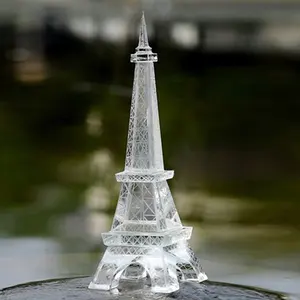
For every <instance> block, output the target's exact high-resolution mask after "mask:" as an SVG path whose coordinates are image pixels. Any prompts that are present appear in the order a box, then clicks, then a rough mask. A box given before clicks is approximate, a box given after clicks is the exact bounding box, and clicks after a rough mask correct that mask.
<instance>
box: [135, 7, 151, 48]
mask: <svg viewBox="0 0 300 300" xmlns="http://www.w3.org/2000/svg"><path fill="white" fill-rule="evenodd" d="M146 48H150V47H149V42H148V34H147V26H146V21H145V14H144V12H143V13H142V19H141V25H140V36H139V44H138V47H137V49H146ZM150 49H151V48H150Z"/></svg>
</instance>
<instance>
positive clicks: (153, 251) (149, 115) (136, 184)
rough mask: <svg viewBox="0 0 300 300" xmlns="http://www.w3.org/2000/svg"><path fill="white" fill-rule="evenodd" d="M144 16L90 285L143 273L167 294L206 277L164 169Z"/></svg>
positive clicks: (103, 286) (109, 285)
mask: <svg viewBox="0 0 300 300" xmlns="http://www.w3.org/2000/svg"><path fill="white" fill-rule="evenodd" d="M156 61H157V55H156V54H155V53H153V52H152V50H151V47H150V46H149V43H148V37H147V31H146V24H145V18H144V15H143V16H142V20H141V27H140V35H139V44H138V46H137V48H136V52H135V53H134V54H132V55H131V62H133V63H135V71H134V83H133V93H132V103H131V111H130V121H129V131H128V141H127V151H126V162H125V170H124V171H123V172H121V173H117V174H116V179H117V181H118V182H120V183H121V190H120V196H119V200H118V204H117V208H116V212H115V215H114V219H113V224H112V227H111V230H110V231H109V232H107V233H103V234H102V238H103V243H104V244H105V246H107V249H106V251H105V253H104V255H103V258H102V260H101V261H100V263H99V266H98V269H97V271H96V274H95V275H94V278H93V280H92V282H91V283H90V285H89V288H90V289H99V290H111V289H114V288H116V287H117V286H118V284H119V281H120V279H121V278H122V280H123V279H124V280H126V279H140V278H143V277H146V276H149V278H150V281H151V289H152V291H153V292H157V293H170V292H173V291H176V290H178V289H179V281H186V280H191V281H197V282H200V281H203V280H206V279H207V277H206V275H205V273H204V272H203V271H202V268H201V266H200V262H199V260H198V259H197V257H196V256H195V254H194V252H193V251H192V250H191V248H190V247H189V245H188V242H187V241H188V240H189V239H190V237H191V233H192V227H185V226H183V225H182V223H181V220H180V217H179V215H178V212H177V210H176V207H175V205H174V201H173V198H172V194H171V192H170V189H169V186H168V183H167V180H168V179H171V178H172V177H173V175H174V172H173V171H165V170H164V163H163V154H162V143H161V134H160V125H159V116H158V105H157V96H156V83H155V74H154V62H156Z"/></svg>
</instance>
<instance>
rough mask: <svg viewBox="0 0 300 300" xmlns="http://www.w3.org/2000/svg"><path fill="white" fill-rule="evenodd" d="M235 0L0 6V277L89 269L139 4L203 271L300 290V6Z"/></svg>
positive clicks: (122, 137)
mask: <svg viewBox="0 0 300 300" xmlns="http://www.w3.org/2000/svg"><path fill="white" fill-rule="evenodd" d="M229 2H230V3H229V4H230V5H229V4H228V3H227V4H226V5H224V4H222V3H221V2H220V3H219V2H218V1H216V2H215V4H211V5H209V4H207V3H206V4H205V3H200V2H197V1H188V5H185V6H182V5H181V4H182V3H181V1H162V3H163V4H162V5H163V6H161V7H160V8H158V7H157V5H156V4H153V3H154V2H153V3H152V2H151V1H149V2H148V4H145V3H146V2H145V3H144V2H143V1H124V2H122V5H121V4H120V3H121V2H117V1H98V2H97V1H94V2H93V1H90V2H85V4H83V3H82V2H80V1H78V2H76V3H75V2H74V4H73V5H72V6H68V5H67V4H64V5H61V6H59V5H54V4H52V6H51V7H50V6H47V5H44V4H43V5H42V4H39V5H38V4H37V3H35V2H30V3H29V2H28V5H26V6H20V4H18V5H17V3H16V2H13V1H10V2H7V3H6V4H5V5H4V2H3V4H1V5H0V8H1V9H0V12H1V16H0V20H1V24H0V36H1V39H0V82H1V85H0V146H1V147H0V189H1V201H0V287H5V286H8V285H13V284H17V283H21V282H26V281H32V280H39V279H47V278H53V277H66V276H73V275H82V274H87V275H89V274H92V273H93V272H94V269H95V267H96V264H97V263H98V260H99V258H100V254H101V252H102V251H103V250H104V249H103V247H102V244H101V239H100V234H101V232H103V231H105V230H107V229H109V227H110V223H111V215H112V213H113V211H114V208H115V205H116V200H117V196H118V188H119V186H118V185H117V184H116V182H115V179H114V173H115V172H117V171H120V170H122V168H123V163H124V155H125V145H126V135H127V129H128V118H129V107H130V95H131V88H132V79H133V65H131V64H130V63H129V55H130V53H132V52H134V48H135V46H136V44H137V36H136V27H137V24H138V20H139V17H140V11H141V8H142V7H143V8H144V9H145V10H146V19H147V20H148V29H149V36H150V43H151V46H152V47H153V50H154V51H155V52H158V54H159V63H158V64H156V74H157V88H158V96H159V109H160V120H161V130H162V138H163V147H164V157H165V166H166V169H175V178H174V179H173V180H172V181H171V182H170V184H171V188H172V191H173V195H174V197H175V201H176V204H177V208H178V210H179V212H180V215H181V217H182V219H183V220H184V222H185V223H186V224H192V225H193V226H194V234H193V238H192V241H191V244H192V246H193V248H194V249H195V250H196V252H197V253H198V254H199V257H200V258H201V259H202V261H203V265H204V268H205V270H206V272H207V274H208V276H209V278H210V279H211V280H220V281H225V282H233V283H241V284H246V285H253V286H258V287H264V288H268V289H272V290H277V291H282V292H290V293H296V294H297V293H298V294H300V289H299V286H300V254H299V253H300V238H299V230H300V222H299V211H300V210H299V208H300V202H299V196H300V181H299V180H300V171H299V170H300V168H299V165H300V164H299V162H300V139H299V137H300V122H299V120H300V119H299V112H300V104H299V99H298V97H299V88H298V86H299V79H300V53H299V45H300V37H299V34H298V33H297V32H298V31H299V30H298V28H299V26H300V23H299V21H297V18H295V16H297V14H298V13H299V11H300V6H299V5H298V4H297V2H294V3H291V2H289V1H287V2H285V4H281V5H279V4H278V3H277V4H276V3H273V2H272V1H268V3H263V2H261V3H256V4H251V3H250V2H248V1H242V3H240V4H237V3H236V2H234V1H229ZM62 3H63V2H62ZM151 3H152V4H151ZM200 12H201V13H200ZM270 15H271V16H272V18H271V17H270Z"/></svg>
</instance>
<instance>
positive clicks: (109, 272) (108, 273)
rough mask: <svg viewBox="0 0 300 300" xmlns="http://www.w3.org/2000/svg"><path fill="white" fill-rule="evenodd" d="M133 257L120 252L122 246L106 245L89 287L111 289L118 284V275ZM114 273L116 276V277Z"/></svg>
mask: <svg viewBox="0 0 300 300" xmlns="http://www.w3.org/2000/svg"><path fill="white" fill-rule="evenodd" d="M134 258H135V256H134V255H125V254H124V253H122V247H108V248H107V249H106V251H105V253H104V255H103V257H102V260H101V262H100V264H99V266H98V268H97V271H96V273H95V275H94V278H93V280H92V282H91V283H90V284H89V288H90V289H96V290H111V289H113V288H116V287H117V286H118V284H119V277H120V276H119V275H121V274H122V272H121V270H122V268H123V270H124V269H125V268H126V267H127V266H128V265H129V264H130V263H131V261H132V260H133V259H134ZM116 275H117V276H118V278H117V279H116V278H115V277H116Z"/></svg>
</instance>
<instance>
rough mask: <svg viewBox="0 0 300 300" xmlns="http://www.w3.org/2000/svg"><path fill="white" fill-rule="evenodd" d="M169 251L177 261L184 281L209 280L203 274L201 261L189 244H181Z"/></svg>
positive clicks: (171, 247) (173, 246) (169, 248)
mask: <svg viewBox="0 0 300 300" xmlns="http://www.w3.org/2000/svg"><path fill="white" fill-rule="evenodd" d="M167 251H168V252H169V253H171V254H173V255H174V256H175V257H176V260H177V267H178V268H179V270H180V272H181V275H182V278H181V280H182V281H198V282H201V281H204V280H206V279H207V276H206V274H205V273H204V272H203V270H202V267H201V265H200V261H199V259H198V258H197V257H196V255H195V254H194V251H193V250H192V249H191V248H190V246H189V245H188V243H187V242H185V241H184V242H180V243H177V244H175V245H172V246H170V247H168V249H167Z"/></svg>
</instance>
